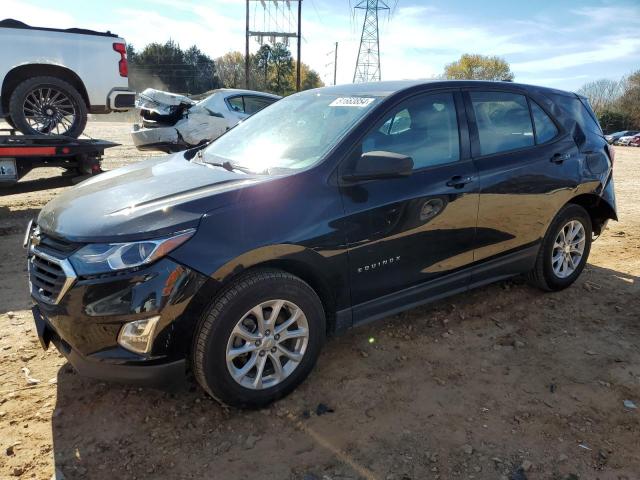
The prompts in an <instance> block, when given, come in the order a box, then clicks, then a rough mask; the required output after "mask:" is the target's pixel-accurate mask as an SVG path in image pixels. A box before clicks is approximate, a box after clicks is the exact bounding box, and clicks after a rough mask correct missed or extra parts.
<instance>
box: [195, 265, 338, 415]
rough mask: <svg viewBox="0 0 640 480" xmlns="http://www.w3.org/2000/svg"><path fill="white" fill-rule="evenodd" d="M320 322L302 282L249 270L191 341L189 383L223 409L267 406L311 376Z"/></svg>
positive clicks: (276, 273)
mask: <svg viewBox="0 0 640 480" xmlns="http://www.w3.org/2000/svg"><path fill="white" fill-rule="evenodd" d="M325 322H326V320H325V314H324V309H323V307H322V303H321V302H320V299H319V298H318V295H317V294H316V293H315V292H314V291H313V289H312V288H311V287H310V286H309V285H308V284H307V283H305V282H304V281H303V280H301V279H300V278H298V277H296V276H294V275H292V274H290V273H287V272H284V271H280V270H273V269H256V270H253V271H249V272H247V273H245V274H243V275H241V276H239V277H238V278H237V279H236V280H235V281H233V282H232V283H230V284H229V285H228V286H227V287H226V288H225V289H224V290H223V291H222V292H220V294H219V295H218V296H217V297H216V298H215V299H214V301H213V302H212V304H211V305H210V306H209V308H208V309H207V310H206V311H205V313H204V315H203V317H202V319H201V321H200V324H199V326H198V329H197V332H196V335H195V339H194V340H195V343H194V348H193V359H192V364H193V371H194V374H195V377H196V379H197V381H198V383H200V385H201V386H202V387H203V388H204V389H205V390H206V391H207V393H209V394H210V395H211V396H212V397H214V398H216V399H218V400H219V401H221V402H223V403H226V404H229V405H233V406H238V407H253V408H255V407H261V406H264V405H267V404H269V403H270V402H272V401H274V400H277V399H278V398H281V397H283V396H285V395H287V394H288V393H290V392H291V391H292V390H293V389H294V388H296V387H297V386H298V385H299V384H300V383H301V382H302V381H303V380H304V379H305V378H306V377H307V376H308V375H309V373H310V372H311V370H312V369H313V366H314V365H315V362H316V360H317V358H318V355H319V353H320V348H321V346H322V343H323V341H324V337H325V332H326V327H325Z"/></svg>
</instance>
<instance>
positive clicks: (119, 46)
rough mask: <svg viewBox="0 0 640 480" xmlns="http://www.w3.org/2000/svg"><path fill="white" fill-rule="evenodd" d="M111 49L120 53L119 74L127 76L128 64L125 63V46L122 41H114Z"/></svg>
mask: <svg viewBox="0 0 640 480" xmlns="http://www.w3.org/2000/svg"><path fill="white" fill-rule="evenodd" d="M113 49H114V50H115V51H116V52H118V53H119V54H120V61H119V62H118V70H120V76H121V77H126V76H128V75H129V65H127V46H126V45H125V44H124V43H114V44H113Z"/></svg>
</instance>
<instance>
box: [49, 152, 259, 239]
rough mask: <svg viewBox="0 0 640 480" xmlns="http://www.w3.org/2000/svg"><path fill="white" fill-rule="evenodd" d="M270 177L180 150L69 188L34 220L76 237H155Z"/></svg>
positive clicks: (196, 219)
mask: <svg viewBox="0 0 640 480" xmlns="http://www.w3.org/2000/svg"><path fill="white" fill-rule="evenodd" d="M269 179H270V177H268V176H250V175H246V174H243V173H240V172H230V171H227V170H225V169H223V168H221V167H210V166H206V165H203V164H201V163H194V162H190V161H188V160H186V159H185V158H184V152H180V153H176V154H174V155H169V156H165V157H158V158H154V159H151V160H147V161H144V162H139V163H136V164H132V165H129V166H126V167H123V168H119V169H116V170H112V171H110V172H106V173H102V174H100V175H98V176H96V177H92V178H90V179H88V180H86V181H84V182H82V183H80V184H78V185H76V186H74V187H72V188H69V189H68V190H66V191H64V192H63V193H62V194H60V195H58V196H57V197H56V198H54V199H53V200H52V201H51V202H49V203H48V204H47V205H46V206H45V207H44V208H43V209H42V210H41V212H40V214H39V215H38V220H37V223H38V225H39V227H40V230H41V231H42V232H44V233H46V234H50V235H53V236H56V237H60V238H64V239H66V240H69V241H74V242H107V241H124V240H126V241H129V240H137V239H143V238H153V237H158V236H162V235H166V234H170V233H173V232H176V231H180V230H184V229H186V228H191V227H195V226H197V224H198V222H199V221H200V218H201V217H202V215H204V214H205V213H206V212H208V211H211V210H214V209H216V208H219V207H221V206H223V205H225V204H227V203H229V202H231V201H233V199H234V198H235V195H236V193H237V191H239V190H240V189H242V188H243V187H246V186H249V185H252V184H255V183H260V182H264V181H268V180H269Z"/></svg>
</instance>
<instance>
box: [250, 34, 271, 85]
mask: <svg viewBox="0 0 640 480" xmlns="http://www.w3.org/2000/svg"><path fill="white" fill-rule="evenodd" d="M251 66H252V67H253V68H252V72H251V73H252V74H253V75H251V80H252V88H255V89H256V90H267V89H268V88H269V75H270V72H271V69H272V66H273V65H272V55H271V47H270V46H269V45H261V46H260V49H259V50H258V51H257V52H256V53H255V54H253V55H252V57H251Z"/></svg>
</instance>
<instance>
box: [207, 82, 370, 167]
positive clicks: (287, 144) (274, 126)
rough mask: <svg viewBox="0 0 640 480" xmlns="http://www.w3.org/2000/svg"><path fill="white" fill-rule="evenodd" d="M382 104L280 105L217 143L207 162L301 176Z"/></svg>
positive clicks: (325, 101) (304, 98)
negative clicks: (302, 171) (293, 172)
mask: <svg viewBox="0 0 640 480" xmlns="http://www.w3.org/2000/svg"><path fill="white" fill-rule="evenodd" d="M378 101H379V98H376V97H372V96H368V97H362V96H358V97H355V96H352V97H348V96H341V95H338V94H323V93H319V92H303V93H299V94H296V95H292V96H290V97H286V98H283V99H282V100H280V101H278V102H276V103H274V104H273V105H271V106H269V107H267V108H265V109H264V110H262V111H260V112H258V113H256V114H255V115H253V116H252V117H250V118H248V119H247V120H245V121H244V122H242V123H240V124H238V125H237V126H236V127H234V128H233V129H232V130H230V131H229V132H227V133H226V134H224V135H223V136H221V137H220V138H218V139H217V140H215V141H214V142H213V143H212V144H211V145H210V146H209V147H208V148H207V149H206V150H205V151H204V154H203V157H204V161H205V162H208V163H217V164H221V163H224V162H228V163H230V164H231V165H232V166H235V167H241V168H242V169H246V170H248V171H250V172H255V173H271V174H277V173H279V172H280V171H290V170H301V169H304V168H307V167H309V166H311V165H313V164H314V163H316V162H318V161H319V160H321V159H322V158H323V156H324V155H325V154H326V153H327V152H328V151H329V150H330V149H331V148H332V147H333V146H334V145H335V144H336V143H337V142H338V141H339V140H340V139H341V138H342V136H343V135H345V134H346V133H347V131H348V130H349V129H350V128H351V127H352V126H353V125H354V124H355V123H356V122H357V121H358V120H359V119H360V118H362V117H363V116H364V115H365V114H366V113H367V112H368V111H370V110H371V108H373V106H374V105H375V104H376V103H377V102H378Z"/></svg>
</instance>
